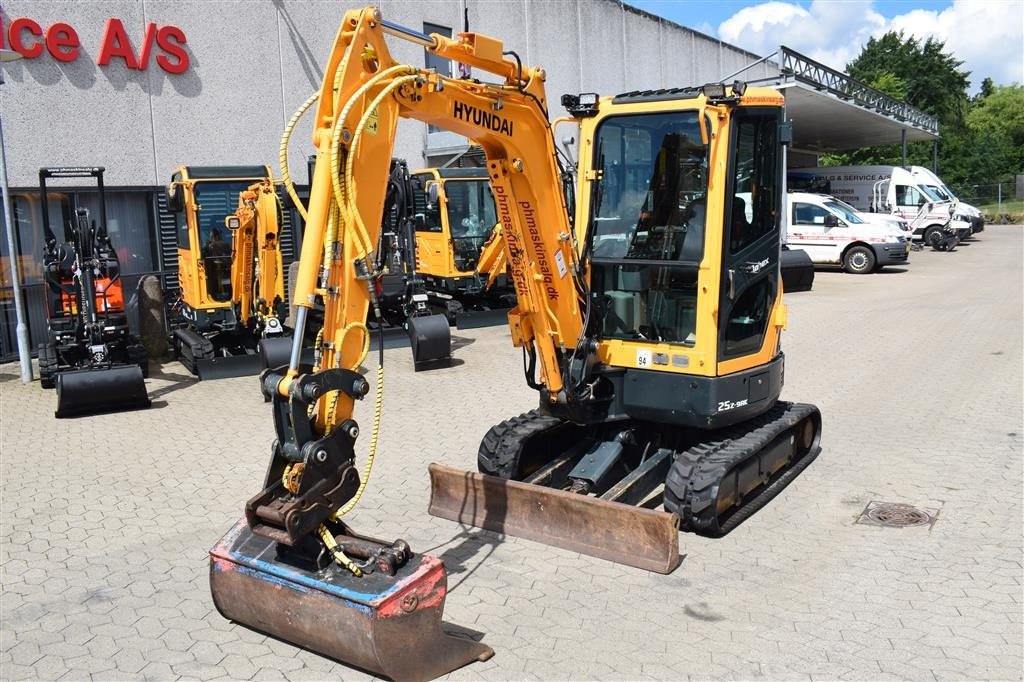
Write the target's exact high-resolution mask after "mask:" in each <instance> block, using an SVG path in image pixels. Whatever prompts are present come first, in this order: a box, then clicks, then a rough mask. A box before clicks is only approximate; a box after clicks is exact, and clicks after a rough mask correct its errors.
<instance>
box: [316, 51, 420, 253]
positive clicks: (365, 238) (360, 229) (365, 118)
mask: <svg viewBox="0 0 1024 682" xmlns="http://www.w3.org/2000/svg"><path fill="white" fill-rule="evenodd" d="M405 68H412V67H405ZM418 78H419V76H417V75H413V76H402V77H400V78H395V79H394V80H392V81H391V82H390V83H388V84H387V85H386V86H385V87H384V89H383V90H381V91H380V92H379V93H378V94H377V96H376V97H374V98H373V101H372V102H370V106H368V107H367V108H366V111H365V112H364V113H363V115H362V117H361V118H360V119H359V125H358V126H356V131H355V134H354V135H353V136H352V145H351V148H350V152H349V155H348V158H347V159H346V160H345V189H346V190H347V191H348V196H347V197H345V199H346V200H347V202H348V210H349V212H350V217H351V221H346V224H347V225H353V226H354V228H355V230H356V235H357V236H358V237H359V239H360V241H361V242H362V243H363V248H364V253H362V254H360V255H361V256H362V257H366V256H367V255H368V254H370V253H372V252H373V250H374V245H373V244H371V243H370V235H369V233H368V232H367V230H366V224H365V223H363V219H362V216H360V215H359V211H358V210H357V209H356V197H355V191H354V187H355V182H354V177H353V176H354V172H355V153H354V151H355V149H356V148H357V147H358V146H359V141H360V140H361V139H362V136H363V131H364V130H365V129H366V124H367V123H368V122H369V120H370V116H371V114H373V112H374V111H377V108H378V107H379V106H380V104H381V102H383V101H384V99H385V98H386V97H389V96H390V95H391V93H392V92H394V91H395V90H397V89H398V88H400V87H402V86H403V85H405V84H406V83H411V82H413V81H415V80H416V79H418ZM332 162H333V159H332ZM332 166H333V163H332Z"/></svg>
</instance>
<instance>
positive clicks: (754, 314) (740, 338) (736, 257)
mask: <svg viewBox="0 0 1024 682" xmlns="http://www.w3.org/2000/svg"><path fill="white" fill-rule="evenodd" d="M778 130H779V111H778V110H777V109H768V108H766V109H758V108H746V107H739V108H737V109H735V110H734V113H733V116H732V123H731V125H730V135H731V137H732V140H731V144H730V149H732V150H733V153H732V158H731V159H730V162H729V163H730V167H729V174H728V179H727V184H726V195H725V206H724V212H723V218H724V220H723V225H724V230H725V234H724V235H723V239H722V249H723V254H722V287H721V300H720V302H719V310H720V311H721V314H720V316H719V320H720V328H719V340H718V356H719V360H720V361H725V360H729V359H734V358H737V357H742V356H745V355H750V354H752V353H756V352H757V351H758V350H759V349H760V348H761V346H762V344H763V342H764V336H765V332H766V330H767V329H768V324H769V317H770V315H771V311H772V308H773V306H774V303H775V299H776V298H777V296H778V292H779V249H780V246H779V244H780V242H779V230H780V225H781V218H782V216H781V212H780V211H781V209H780V206H781V202H780V197H779V193H778V192H779V189H778V187H779V183H778V179H779V173H780V172H781V171H780V167H779V164H780V157H781V155H780V153H779V147H778Z"/></svg>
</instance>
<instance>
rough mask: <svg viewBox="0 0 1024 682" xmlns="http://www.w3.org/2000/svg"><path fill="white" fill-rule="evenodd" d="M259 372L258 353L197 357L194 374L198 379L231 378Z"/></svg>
mask: <svg viewBox="0 0 1024 682" xmlns="http://www.w3.org/2000/svg"><path fill="white" fill-rule="evenodd" d="M259 373H260V356H259V354H258V353H252V354H246V355H228V356H226V357H216V358H198V359H197V360H196V376H197V377H199V380H200V381H210V380H211V379H233V378H234V377H247V376H254V375H256V374H259Z"/></svg>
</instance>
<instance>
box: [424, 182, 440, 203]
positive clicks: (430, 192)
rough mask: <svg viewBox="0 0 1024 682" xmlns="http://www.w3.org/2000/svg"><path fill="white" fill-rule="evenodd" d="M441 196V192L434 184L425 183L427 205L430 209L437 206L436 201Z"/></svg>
mask: <svg viewBox="0 0 1024 682" xmlns="http://www.w3.org/2000/svg"><path fill="white" fill-rule="evenodd" d="M440 195H441V190H440V188H439V187H438V186H437V183H436V182H428V183H427V205H429V206H430V207H431V208H433V207H434V206H437V200H438V198H439V197H440Z"/></svg>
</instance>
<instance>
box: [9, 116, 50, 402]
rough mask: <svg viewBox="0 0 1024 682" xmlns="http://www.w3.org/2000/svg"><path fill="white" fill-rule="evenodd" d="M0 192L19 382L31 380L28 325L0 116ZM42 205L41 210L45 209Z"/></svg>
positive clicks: (25, 382) (24, 382)
mask: <svg viewBox="0 0 1024 682" xmlns="http://www.w3.org/2000/svg"><path fill="white" fill-rule="evenodd" d="M0 194H2V197H3V202H4V226H5V227H6V228H7V253H8V258H9V263H10V268H11V287H12V288H13V289H14V314H15V316H16V317H17V320H18V326H17V329H16V333H17V337H18V360H19V361H20V363H21V382H22V383H23V384H27V383H28V382H30V381H32V356H31V355H30V353H31V351H30V350H29V345H28V325H26V324H25V306H24V304H23V303H22V301H21V273H20V272H19V269H20V267H21V261H20V260H19V259H18V251H17V248H16V247H15V244H14V221H13V220H12V219H11V197H10V195H9V194H8V190H7V155H6V153H5V151H4V127H3V119H2V118H0ZM46 208H47V207H46V206H43V211H46Z"/></svg>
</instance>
